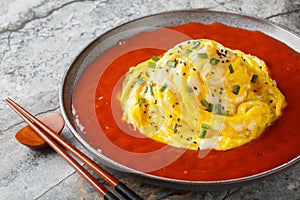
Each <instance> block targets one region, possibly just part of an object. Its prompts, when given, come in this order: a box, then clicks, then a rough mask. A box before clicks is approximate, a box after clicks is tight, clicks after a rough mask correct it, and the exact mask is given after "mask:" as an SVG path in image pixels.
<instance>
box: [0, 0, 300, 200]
mask: <svg viewBox="0 0 300 200" xmlns="http://www.w3.org/2000/svg"><path fill="white" fill-rule="evenodd" d="M195 8H201V9H210V10H217V11H228V12H234V13H242V14H246V15H249V16H254V17H259V18H264V19H267V20H270V21H271V22H274V23H276V24H278V25H280V26H282V27H285V28H286V29H288V30H290V31H293V32H294V33H296V34H300V0H270V1H265V0H256V1H242V0H231V1H230V0H206V1H197V0H181V1H175V0H173V1H172V0H126V1H125V0H115V1H113V0H98V1H97V0H73V1H71V0H70V1H67V0H52V1H45V0H31V1H23V0H1V1H0V49H1V50H0V69H1V70H0V99H1V101H0V169H1V170H0V199H102V198H101V197H100V196H99V194H98V193H96V192H95V191H94V190H93V189H92V188H91V187H90V186H89V185H88V184H87V183H86V182H85V181H84V180H83V179H82V178H81V177H80V175H78V174H77V173H76V172H75V171H74V170H73V168H71V167H70V166H68V165H67V163H66V162H65V161H64V160H63V159H61V158H60V157H59V156H58V155H57V154H56V153H54V151H52V150H51V149H44V150H41V151H32V150H30V149H29V148H27V147H25V146H23V145H20V144H19V143H17V141H16V140H15V138H14V134H15V132H16V131H17V130H19V129H20V128H21V127H23V126H24V125H25V124H24V123H23V122H22V120H21V119H20V118H19V117H18V116H17V115H16V114H15V113H13V112H12V111H11V110H10V109H9V108H8V106H7V105H6V104H5V102H4V101H3V100H4V99H5V98H7V97H10V98H12V99H14V100H16V101H17V102H18V103H19V104H21V105H22V106H24V107H25V108H26V109H28V110H29V111H30V112H32V113H33V114H35V115H36V116H43V115H45V114H46V113H50V112H60V108H59V103H58V91H59V88H60V81H61V79H62V76H63V74H64V72H65V71H66V69H67V68H68V67H69V65H70V63H71V62H72V60H73V59H74V58H75V57H76V55H77V54H78V53H79V52H80V51H81V50H82V49H83V48H84V47H85V46H86V45H88V44H89V43H90V42H91V41H92V40H93V39H95V38H96V37H98V36H99V35H101V34H102V33H104V32H105V31H107V30H109V29H111V28H113V27H115V26H116V25H120V24H122V23H124V22H127V21H129V20H132V19H136V18H139V17H142V16H145V15H148V14H154V13H158V12H162V11H171V10H178V9H195ZM62 136H63V137H64V138H66V139H67V140H69V141H70V142H71V143H72V144H74V145H75V146H76V147H78V148H79V149H81V150H82V151H84V152H85V153H87V154H88V152H87V151H86V150H85V149H84V148H83V147H82V146H81V145H80V144H79V143H78V141H76V139H75V138H74V137H73V136H72V134H71V133H70V132H69V131H68V129H67V128H65V129H64V130H63V132H62ZM112 173H113V174H114V176H115V177H117V178H119V179H121V180H122V181H124V182H125V183H126V184H127V185H129V186H130V187H131V188H132V189H133V190H135V191H136V192H137V193H138V194H140V195H141V196H142V197H144V198H145V199H205V200H209V199H220V200H221V199H300V186H299V184H300V165H299V164H298V165H296V166H294V167H292V168H289V169H287V170H285V171H283V172H281V173H279V174H276V175H275V176H272V177H270V178H268V179H266V180H264V181H260V182H257V183H253V184H250V185H247V186H243V187H242V186H241V187H238V188H234V189H229V190H219V191H180V190H174V189H169V188H161V187H157V186H153V185H148V184H146V183H142V182H140V181H138V180H135V179H132V178H130V177H127V176H124V175H122V174H121V173H118V172H115V171H112Z"/></svg>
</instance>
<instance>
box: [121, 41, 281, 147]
mask: <svg viewBox="0 0 300 200" xmlns="http://www.w3.org/2000/svg"><path fill="white" fill-rule="evenodd" d="M119 100H120V102H121V106H122V109H123V118H122V119H123V120H125V121H126V122H127V123H129V124H131V125H133V126H134V128H137V129H138V130H139V131H140V132H141V133H143V134H144V135H146V136H147V137H149V138H152V139H154V140H156V141H160V142H163V143H166V144H169V145H172V146H175V147H181V148H187V149H192V150H199V149H200V150H202V149H216V150H228V149H232V148H236V147H239V146H241V145H243V144H246V143H248V142H250V141H251V140H253V139H255V138H257V137H259V136H260V135H261V134H262V133H263V131H264V130H265V128H266V127H268V126H270V125H271V124H272V123H273V122H274V121H275V120H276V119H278V118H279V117H280V116H281V115H282V110H283V108H284V107H285V106H286V105H287V103H286V101H285V97H284V95H283V94H282V93H281V92H280V90H279V89H278V88H277V85H276V82H275V80H273V79H271V77H270V75H269V69H268V67H267V66H266V64H265V62H264V61H263V60H261V59H259V58H258V57H256V56H254V55H250V54H245V53H243V52H242V51H239V50H232V49H229V48H226V47H224V46H223V45H222V44H220V43H218V42H216V41H214V40H209V39H198V40H189V41H185V42H182V43H180V44H177V45H176V46H174V47H173V48H171V49H169V50H168V51H167V52H166V53H165V54H164V55H162V56H159V55H157V56H153V57H152V58H151V59H149V60H147V61H144V62H142V63H140V64H138V65H137V66H134V67H131V68H130V69H129V72H128V73H127V75H126V78H125V80H124V82H123V87H122V91H121V93H120V96H119Z"/></svg>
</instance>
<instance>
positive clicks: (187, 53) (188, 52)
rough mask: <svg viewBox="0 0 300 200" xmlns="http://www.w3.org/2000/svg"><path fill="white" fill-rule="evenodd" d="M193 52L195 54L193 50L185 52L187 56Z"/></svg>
mask: <svg viewBox="0 0 300 200" xmlns="http://www.w3.org/2000/svg"><path fill="white" fill-rule="evenodd" d="M192 52H193V50H191V49H187V50H186V51H185V53H186V55H190V53H192Z"/></svg>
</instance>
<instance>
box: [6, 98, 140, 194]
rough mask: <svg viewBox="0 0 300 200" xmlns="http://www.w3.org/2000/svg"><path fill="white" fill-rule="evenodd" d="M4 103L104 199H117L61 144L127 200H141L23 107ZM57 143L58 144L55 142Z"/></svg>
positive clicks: (9, 102) (10, 101)
mask: <svg viewBox="0 0 300 200" xmlns="http://www.w3.org/2000/svg"><path fill="white" fill-rule="evenodd" d="M5 101H6V103H7V104H8V105H9V106H10V107H11V108H12V109H13V110H14V111H15V112H16V113H17V114H18V115H19V116H20V117H21V118H22V119H24V121H26V122H27V123H28V125H29V126H30V127H31V128H32V129H33V130H34V131H35V132H36V133H38V134H39V136H40V137H42V138H43V139H44V140H45V141H46V142H47V143H48V144H49V145H50V146H51V147H52V148H53V149H54V150H55V151H56V152H57V153H58V154H59V155H60V156H61V157H62V158H64V159H65V160H66V161H67V162H68V163H69V164H70V165H71V166H72V167H73V168H74V169H75V170H76V171H77V172H78V173H79V174H80V175H81V176H82V177H83V178H85V179H86V180H87V181H88V182H89V183H90V184H91V185H92V186H93V187H94V188H95V190H96V191H97V192H99V193H100V194H101V195H102V196H103V197H104V199H107V200H113V199H118V198H117V197H116V196H115V195H114V194H113V193H112V192H110V191H108V190H107V189H106V188H105V187H104V186H103V185H101V183H99V182H98V181H97V179H96V178H94V177H93V176H92V175H91V174H90V173H89V172H88V171H87V170H86V169H85V168H83V167H82V166H81V165H80V164H79V163H78V162H77V161H76V160H75V159H73V158H72V156H70V155H69V154H68V153H67V152H66V151H65V150H64V149H63V148H62V147H61V146H63V147H64V148H65V149H67V150H68V151H70V152H71V153H72V154H73V155H75V156H76V157H77V158H78V159H79V160H81V161H82V162H83V163H85V164H86V165H87V166H88V167H89V168H90V169H92V170H93V171H94V172H95V173H96V174H97V175H99V176H100V177H101V178H102V179H103V180H104V181H106V182H107V183H108V184H109V185H110V186H112V187H113V188H114V189H115V190H116V191H117V192H118V193H119V194H121V195H122V196H123V197H124V198H125V199H128V200H142V198H141V197H140V196H138V195H137V194H136V193H134V192H133V191H132V190H131V189H129V188H128V187H127V186H126V185H125V184H123V183H122V182H120V181H118V180H117V179H115V178H114V177H113V176H112V175H110V174H109V173H108V172H107V171H105V170H104V169H103V168H101V167H100V166H99V165H97V164H96V163H95V162H94V161H92V160H91V159H90V158H89V157H87V156H86V155H85V154H84V153H82V152H81V151H79V150H78V149H77V148H76V147H74V146H73V145H72V144H70V143H69V142H68V141H66V140H65V139H64V138H62V137H61V136H59V135H58V134H56V133H55V132H54V131H53V130H51V129H50V128H49V127H48V126H47V125H45V124H44V123H43V122H41V121H40V120H38V119H37V118H36V117H34V116H33V115H32V114H30V113H29V112H28V111H26V110H25V109H24V108H22V107H21V106H19V105H18V104H17V103H15V102H14V101H13V100H11V99H9V98H8V99H6V100H5ZM57 143H59V144H60V145H61V146H60V145H59V144H57Z"/></svg>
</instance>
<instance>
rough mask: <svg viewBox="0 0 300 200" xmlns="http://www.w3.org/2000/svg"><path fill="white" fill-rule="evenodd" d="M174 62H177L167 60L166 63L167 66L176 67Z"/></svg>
mask: <svg viewBox="0 0 300 200" xmlns="http://www.w3.org/2000/svg"><path fill="white" fill-rule="evenodd" d="M176 64H177V62H176V61H169V60H168V61H167V65H168V66H169V67H173V68H175V67H176Z"/></svg>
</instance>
